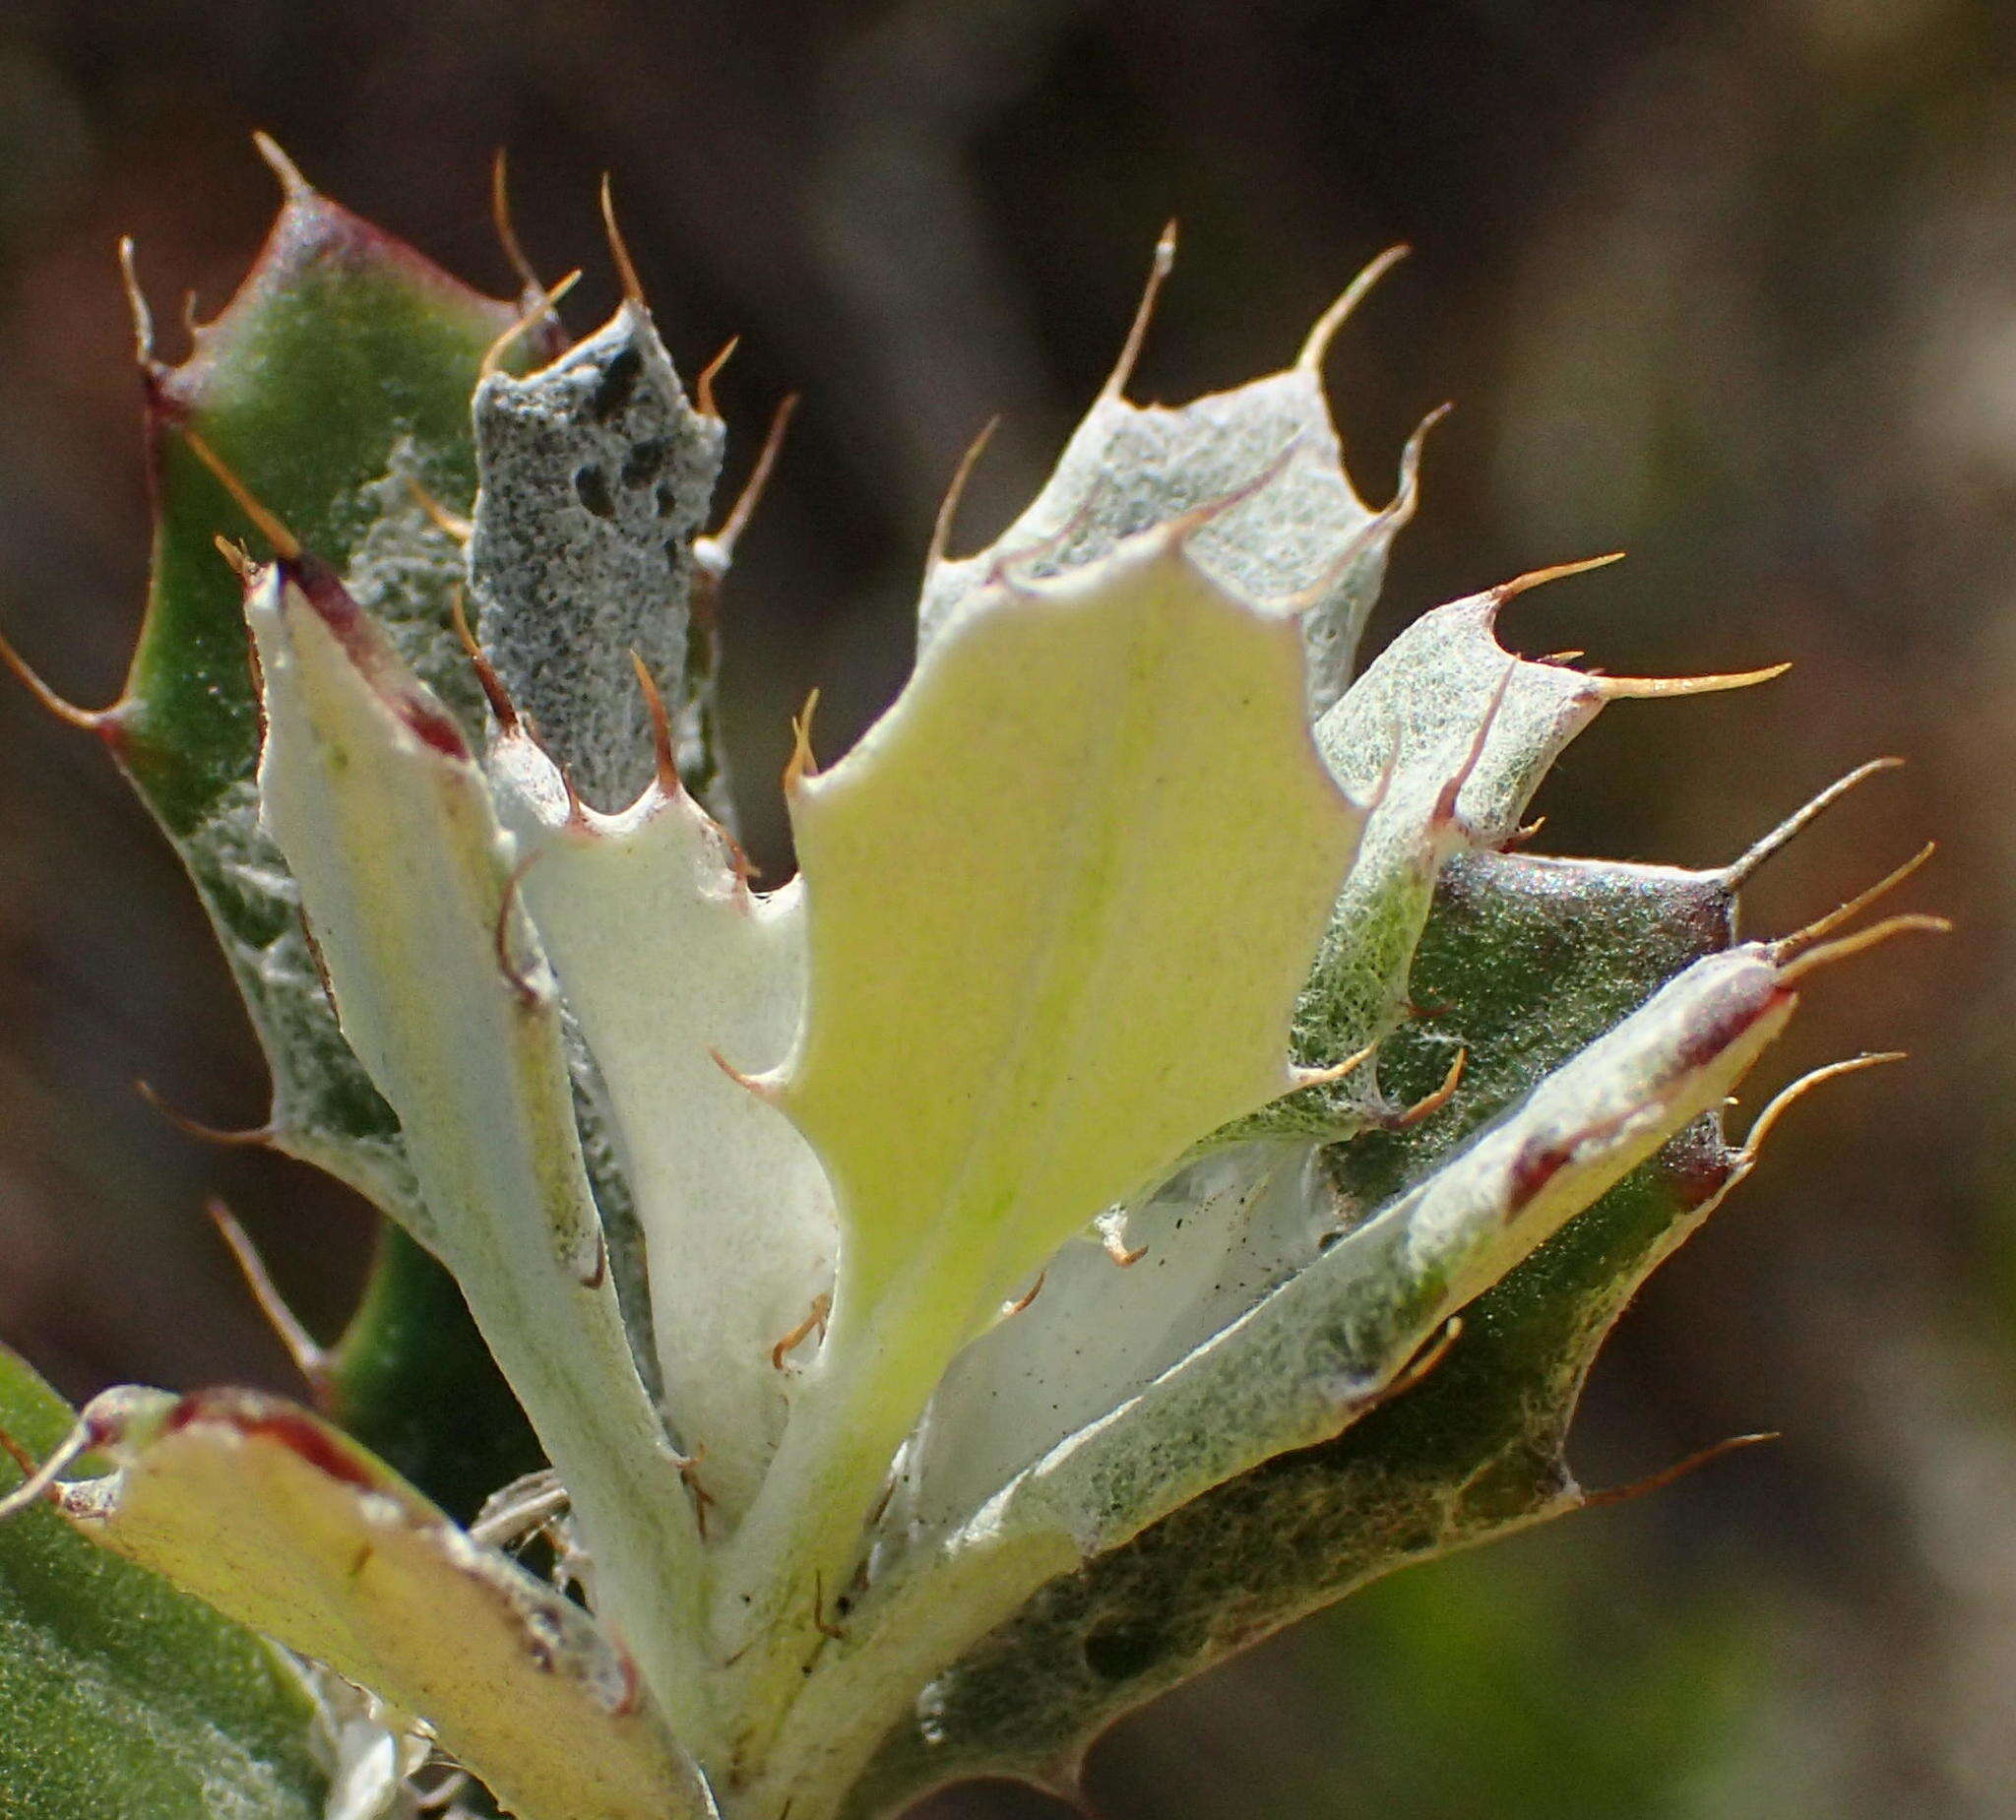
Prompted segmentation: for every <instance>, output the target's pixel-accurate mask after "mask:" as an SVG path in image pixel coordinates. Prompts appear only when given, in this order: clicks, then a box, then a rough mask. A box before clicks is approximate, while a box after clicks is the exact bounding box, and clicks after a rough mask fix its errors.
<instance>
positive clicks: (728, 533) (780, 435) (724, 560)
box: [708, 392, 798, 572]
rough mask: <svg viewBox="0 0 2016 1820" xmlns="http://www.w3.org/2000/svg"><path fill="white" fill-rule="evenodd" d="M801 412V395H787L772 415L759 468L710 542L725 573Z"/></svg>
mask: <svg viewBox="0 0 2016 1820" xmlns="http://www.w3.org/2000/svg"><path fill="white" fill-rule="evenodd" d="M797 408H798V395H797V394H796V393H795V392H787V393H786V394H785V396H784V397H783V398H782V399H781V400H780V401H779V402H778V407H777V409H776V410H775V411H773V412H772V413H771V418H770V428H769V430H768V431H766V432H765V434H764V437H763V447H762V448H761V449H760V450H759V451H758V452H757V455H756V466H755V467H753V468H752V469H750V470H749V477H748V479H746V480H744V481H743V482H742V490H741V492H740V493H739V494H737V495H736V497H735V503H734V506H733V507H732V509H731V510H730V511H729V513H728V515H727V518H726V519H725V521H724V522H723V525H722V528H721V529H720V530H719V531H717V532H716V533H714V535H713V536H711V537H710V538H708V541H709V542H710V543H712V544H713V545H714V549H715V559H716V561H717V562H718V563H719V564H720V566H721V569H722V570H723V571H724V572H725V570H726V569H727V567H728V565H729V564H730V563H731V562H733V561H734V559H735V545H736V543H738V542H739V541H740V540H741V535H742V533H743V532H744V531H746V530H747V529H748V528H749V521H750V519H751V518H753V517H754V516H755V514H756V507H757V505H758V504H759V503H760V502H761V500H762V498H763V489H764V488H765V487H767V486H768V485H769V484H770V474H771V471H772V470H773V469H774V468H775V467H776V466H777V457H778V452H779V451H780V450H781V449H783V447H784V438H785V432H786V431H787V430H788V429H789V428H790V424H791V415H792V413H793V412H794V411H795V410H796V409H797Z"/></svg>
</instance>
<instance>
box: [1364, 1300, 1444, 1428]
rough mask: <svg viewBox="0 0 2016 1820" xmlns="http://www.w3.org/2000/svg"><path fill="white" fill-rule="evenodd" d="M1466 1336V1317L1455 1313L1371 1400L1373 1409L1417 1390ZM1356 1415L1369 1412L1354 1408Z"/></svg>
mask: <svg viewBox="0 0 2016 1820" xmlns="http://www.w3.org/2000/svg"><path fill="white" fill-rule="evenodd" d="M1462 1338H1463V1317H1462V1316H1461V1315H1460V1314H1452V1315H1451V1316H1450V1317H1449V1318H1448V1320H1446V1321H1444V1322H1443V1323H1442V1325H1441V1326H1440V1327H1438V1328H1436V1329H1435V1331H1434V1332H1433V1333H1432V1334H1431V1335H1429V1336H1428V1339H1427V1342H1426V1344H1424V1345H1423V1346H1422V1347H1421V1349H1420V1350H1419V1351H1418V1352H1416V1353H1415V1355H1414V1356H1413V1357H1412V1358H1410V1359H1409V1360H1408V1361H1407V1363H1406V1364H1404V1365H1402V1366H1401V1368H1400V1369H1399V1371H1397V1372H1396V1373H1395V1374H1394V1376H1393V1380H1392V1382H1391V1383H1389V1384H1386V1385H1385V1386H1383V1387H1382V1388H1381V1389H1380V1390H1379V1391H1378V1393H1377V1394H1376V1395H1375V1396H1374V1397H1373V1398H1372V1399H1371V1407H1372V1408H1373V1409H1383V1408H1384V1407H1385V1406H1386V1405H1387V1404H1389V1403H1391V1402H1393V1401H1394V1399H1395V1398H1397V1397H1404V1396H1406V1395H1407V1393H1408V1392H1409V1391H1411V1390H1413V1389H1414V1387H1415V1386H1416V1385H1417V1384H1418V1383H1419V1382H1420V1381H1421V1380H1422V1379H1423V1378H1424V1377H1426V1376H1427V1375H1428V1373H1429V1372H1431V1371H1433V1370H1434V1368H1435V1367H1436V1366H1437V1365H1439V1364H1440V1363H1441V1362H1442V1361H1443V1360H1444V1359H1445V1358H1447V1357H1448V1356H1449V1349H1450V1348H1451V1347H1453V1346H1454V1345H1455V1344H1456V1343H1457V1341H1459V1340H1461V1339H1462ZM1352 1413H1353V1414H1354V1415H1363V1414H1367V1413H1369V1412H1368V1411H1367V1410H1365V1409H1363V1408H1359V1409H1356V1410H1354V1411H1353V1412H1352Z"/></svg>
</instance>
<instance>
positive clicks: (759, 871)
mask: <svg viewBox="0 0 2016 1820" xmlns="http://www.w3.org/2000/svg"><path fill="white" fill-rule="evenodd" d="M703 813H704V811H703ZM707 825H708V826H709V827H710V828H712V829H713V830H714V838H715V839H716V840H717V841H719V842H720V843H721V844H722V846H724V847H726V848H727V849H728V866H729V868H730V869H731V870H732V871H733V873H734V875H735V880H736V882H737V883H738V884H739V885H740V886H741V887H742V889H743V890H744V891H747V890H748V889H749V885H750V882H751V881H752V880H754V879H759V878H761V877H762V876H763V868H762V867H761V866H759V865H758V864H757V863H756V862H755V860H753V859H751V858H750V857H749V855H748V853H747V852H746V851H745V850H744V849H743V847H742V844H741V842H739V841H737V840H736V839H735V837H734V836H733V835H732V834H730V833H729V832H728V831H727V830H726V829H725V828H724V827H723V826H722V825H721V823H719V822H718V821H716V820H715V819H714V818H713V817H712V816H708V818H707Z"/></svg>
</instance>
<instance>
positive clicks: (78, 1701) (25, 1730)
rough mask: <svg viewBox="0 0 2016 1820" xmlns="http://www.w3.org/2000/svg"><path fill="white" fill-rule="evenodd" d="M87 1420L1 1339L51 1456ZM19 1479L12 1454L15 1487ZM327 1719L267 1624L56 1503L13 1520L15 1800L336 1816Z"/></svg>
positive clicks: (33, 1819)
mask: <svg viewBox="0 0 2016 1820" xmlns="http://www.w3.org/2000/svg"><path fill="white" fill-rule="evenodd" d="M73 1422H74V1418H73V1416H72V1415H71V1412H70V1411H69V1410H68V1409H67V1408H66V1407H65V1406H64V1404H63V1401H62V1400H61V1399H60V1398H59V1397H57V1396H56V1395H55V1393H54V1392H53V1391H51V1390H50V1389H49V1388H48V1387H47V1386H46V1385H44V1384H43V1383H42V1382H41V1380H40V1379H39V1378H37V1377H36V1376H35V1375H34V1374H33V1372H32V1371H31V1370H30V1369H29V1368H28V1366H27V1365H25V1364H24V1363H22V1361H21V1360H20V1359H18V1358H17V1357H15V1355H14V1354H13V1353H11V1352H8V1351H6V1350H4V1349H0V1428H4V1429H5V1430H6V1432H7V1433H8V1434H9V1435H10V1436H12V1437H13V1439H14V1440H15V1441H17V1442H18V1443H19V1444H20V1445H22V1446H23V1447H25V1448H27V1449H28V1450H29V1451H30V1452H31V1453H33V1454H35V1455H37V1456H40V1455H43V1454H46V1453H48V1452H49V1451H50V1450H52V1449H53V1448H54V1447H55V1446H56V1445H57V1443H58V1442H60V1441H61V1440H62V1439H63V1437H64V1436H65V1435H66V1434H68V1433H69V1432H70V1430H71V1427H72V1426H73ZM20 1482H21V1473H20V1471H19V1470H18V1469H17V1468H16V1467H15V1466H14V1464H13V1463H12V1462H10V1461H8V1460H6V1459H5V1458H4V1457H0V1491H5V1490H8V1489H10V1488H11V1487H13V1486H14V1485H16V1484H19V1483H20ZM314 1720H315V1709H314V1705H313V1702H312V1701H311V1700H310V1698H309V1696H308V1692H307V1689H306V1687H305V1684H304V1683H303V1682H302V1680H301V1679H300V1677H299V1676H298V1675H297V1674H296V1673H295V1672H294V1670H293V1669H292V1668H291V1667H290V1666H288V1665H287V1664H286V1663H284V1662H283V1661H282V1660H281V1659H280V1657H279V1656H278V1655H277V1654H276V1652H275V1651H273V1650H272V1649H271V1648H270V1647H269V1646H268V1645H267V1644H265V1643H264V1642H262V1641H261V1640H260V1639H259V1638H257V1637H254V1636H252V1635H251V1634H250V1633H249V1632H247V1631H244V1630H241V1629H240V1628H239V1627H238V1626H237V1625H236V1624H234V1623H231V1622H229V1621H227V1620H226V1619H224V1618H221V1617H220V1616H218V1614H217V1613H216V1612H214V1611H213V1610H211V1609H210V1608H209V1607H208V1606H207V1605H205V1604H203V1603H201V1602H199V1601H198V1600H194V1599H191V1598H189V1597H188V1596H187V1595H186V1594H183V1593H178V1592H176V1591H175V1590H174V1589H173V1588H172V1587H170V1586H169V1585H168V1584H167V1583H166V1582H165V1581H163V1580H161V1579H159V1578H158V1577H157V1576H156V1575H154V1574H152V1573H149V1572H147V1571H146V1570H144V1569H142V1568H139V1567H134V1566H131V1565H129V1564H127V1563H126V1562H123V1561H119V1560H115V1559H113V1558H112V1557H111V1556H109V1555H107V1554H106V1553H104V1552H103V1551H102V1550H101V1549H98V1548H95V1547H94V1546H93V1545H92V1544H91V1543H90V1542H88V1541H86V1540H84V1539H83V1538H80V1537H78V1536H75V1535H73V1534H72V1533H71V1532H70V1531H69V1530H68V1529H67V1528H66V1527H65V1525H64V1523H63V1521H62V1519H61V1518H59V1517H58V1516H57V1515H56V1513H55V1512H54V1511H52V1510H49V1509H46V1508H44V1507H43V1506H40V1505H36V1506H34V1507H32V1508H31V1509H29V1510H26V1511H23V1512H22V1513H21V1514H20V1515H18V1516H17V1517H15V1518H14V1519H12V1520H11V1521H10V1522H8V1523H6V1524H0V1814H6V1815H8V1816H10V1817H14V1816H18V1817H19V1820H104V1816H108V1815H129V1814H130V1815H136V1816H137V1815H146V1816H147V1820H321V1816H322V1812H323V1798H324V1793H325V1791H326V1787H327V1779H326V1777H325V1776H324V1773H323V1770H322V1769H321V1767H319V1766H318V1764H317V1762H316V1760H315V1756H314V1754H313V1752H312V1750H311V1748H310V1731H311V1727H312V1726H313V1724H314Z"/></svg>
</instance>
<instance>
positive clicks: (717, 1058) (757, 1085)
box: [707, 1049, 781, 1105]
mask: <svg viewBox="0 0 2016 1820" xmlns="http://www.w3.org/2000/svg"><path fill="white" fill-rule="evenodd" d="M707 1053H708V1057H709V1059H710V1060H712V1061H713V1063H714V1065H715V1066H716V1067H717V1068H719V1069H720V1070H721V1071H722V1073H723V1074H725V1075H726V1076H727V1078H728V1079H729V1080H730V1081H732V1082H734V1084H735V1085H736V1086H737V1087H740V1088H744V1089H746V1090H747V1091H748V1092H749V1093H752V1094H754V1095H755V1096H756V1098H758V1099H760V1100H762V1101H763V1103H764V1104H765V1105H775V1104H776V1103H777V1102H778V1099H779V1098H781V1095H780V1093H779V1090H778V1088H777V1086H776V1084H775V1083H774V1082H771V1081H768V1080H766V1079H765V1078H764V1077H763V1076H762V1075H757V1074H744V1073H743V1072H742V1071H741V1070H740V1069H739V1068H737V1067H736V1066H735V1065H734V1063H733V1062H731V1061H729V1060H728V1058H727V1057H726V1056H725V1055H724V1054H723V1053H722V1052H721V1051H720V1050H719V1049H709V1050H708V1051H707Z"/></svg>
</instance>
